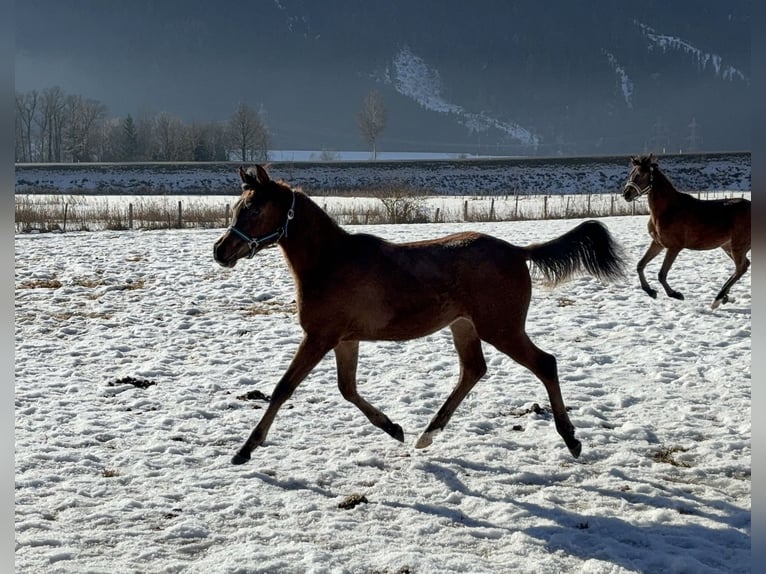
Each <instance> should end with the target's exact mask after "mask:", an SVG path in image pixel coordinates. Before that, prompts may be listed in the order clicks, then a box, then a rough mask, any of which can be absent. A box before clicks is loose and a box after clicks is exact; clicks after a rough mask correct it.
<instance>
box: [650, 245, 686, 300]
mask: <svg viewBox="0 0 766 574" xmlns="http://www.w3.org/2000/svg"><path fill="white" fill-rule="evenodd" d="M680 252H681V250H680V249H668V252H667V253H666V254H665V260H664V261H663V262H662V267H660V272H659V273H658V274H657V278H658V279H659V280H660V283H662V286H663V287H664V288H665V293H667V294H668V297H673V299H680V300H682V301H683V298H684V296H683V295H682V294H681V293H680V292H678V291H676V290H675V289H673V288H672V287H671V286H670V285H668V281H667V277H668V271H670V268H671V266H672V265H673V262H674V261H675V260H676V257H677V256H678V254H679V253H680Z"/></svg>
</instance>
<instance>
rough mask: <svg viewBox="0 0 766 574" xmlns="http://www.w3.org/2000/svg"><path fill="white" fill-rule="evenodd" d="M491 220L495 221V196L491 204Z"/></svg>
mask: <svg viewBox="0 0 766 574" xmlns="http://www.w3.org/2000/svg"><path fill="white" fill-rule="evenodd" d="M489 220H490V221H495V198H494V197H493V198H492V203H490V205H489Z"/></svg>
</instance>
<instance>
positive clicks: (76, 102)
mask: <svg viewBox="0 0 766 574" xmlns="http://www.w3.org/2000/svg"><path fill="white" fill-rule="evenodd" d="M66 113H67V120H68V122H67V128H68V129H67V131H66V144H67V145H66V149H67V152H68V154H69V155H70V156H71V159H72V161H92V160H93V159H94V157H93V152H94V148H95V145H94V144H95V138H94V136H95V134H96V132H97V131H98V130H97V123H98V122H100V121H101V120H103V119H104V116H105V114H106V108H105V107H104V105H103V104H102V103H101V102H98V101H96V100H90V99H86V98H83V97H82V96H80V95H77V96H67V98H66Z"/></svg>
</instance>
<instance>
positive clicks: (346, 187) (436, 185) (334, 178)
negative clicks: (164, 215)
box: [15, 152, 750, 196]
mask: <svg viewBox="0 0 766 574" xmlns="http://www.w3.org/2000/svg"><path fill="white" fill-rule="evenodd" d="M659 162H660V165H661V167H662V169H663V171H664V172H665V173H666V174H667V175H668V177H670V178H671V179H672V180H673V182H674V184H675V185H676V187H677V188H678V189H680V190H684V191H694V192H697V191H721V190H729V191H750V153H749V152H739V153H716V154H699V155H690V154H684V155H668V156H662V157H660V158H659ZM628 164H629V157H627V156H610V157H584V158H582V157H580V158H577V157H575V158H524V159H480V160H479V159H465V160H429V161H421V160H418V161H366V162H364V161H354V162H348V161H347V162H332V161H330V162H294V163H288V162H281V163H273V164H271V166H270V168H269V171H270V173H271V175H272V177H274V178H281V179H285V180H286V181H288V182H289V183H290V184H291V185H293V186H296V187H300V188H302V189H303V190H304V191H306V192H307V193H309V194H311V195H343V196H359V195H367V194H369V193H371V192H375V191H377V190H380V189H384V188H391V187H394V188H406V189H409V190H413V191H415V192H417V193H419V194H424V195H457V196H473V195H495V196H496V195H541V194H546V195H548V194H550V195H565V194H586V195H587V194H598V193H615V192H617V191H618V190H619V189H620V188H621V186H622V184H623V183H624V181H625V178H626V177H627V174H628V171H629V168H628ZM240 165H241V164H239V163H180V164H179V163H175V164H157V163H154V164H55V165H51V164H45V165H37V164H35V165H25V164H20V165H17V166H16V187H15V192H16V194H30V193H47V194H57V193H68V194H96V195H115V194H117V195H231V194H235V193H238V191H237V190H238V189H239V178H238V176H237V170H238V168H239V166H240Z"/></svg>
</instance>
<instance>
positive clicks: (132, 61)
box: [16, 0, 270, 120]
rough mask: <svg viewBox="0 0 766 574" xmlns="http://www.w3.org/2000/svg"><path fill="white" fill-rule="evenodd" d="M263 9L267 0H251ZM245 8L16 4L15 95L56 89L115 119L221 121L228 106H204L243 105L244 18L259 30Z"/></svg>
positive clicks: (131, 2)
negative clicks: (236, 67)
mask: <svg viewBox="0 0 766 574" xmlns="http://www.w3.org/2000/svg"><path fill="white" fill-rule="evenodd" d="M261 3H262V4H265V5H269V4H270V3H266V2H253V3H249V4H251V5H253V6H255V5H257V4H261ZM243 4H248V3H243V2H227V1H216V2H215V3H212V2H200V1H197V0H189V1H185V0H184V1H172V0H162V1H156V2H154V1H145V0H128V1H125V0H110V1H108V2H104V1H100V0H67V1H65V2H57V1H55V0H53V1H50V0H32V1H26V0H25V1H22V2H16V89H17V90H20V91H27V90H31V89H38V90H40V89H44V88H46V87H50V86H54V85H58V86H61V87H62V88H64V90H66V91H67V92H68V93H76V94H81V95H84V96H87V97H90V98H94V99H96V100H99V101H101V102H103V103H105V104H107V106H108V108H109V112H110V114H111V115H116V116H120V115H124V114H126V113H129V112H132V113H134V114H135V113H137V111H138V110H136V109H135V108H136V106H137V105H138V106H141V107H143V106H146V107H148V108H151V109H150V111H152V112H159V111H169V112H173V113H178V114H179V115H182V116H184V117H185V119H187V120H192V119H199V120H204V119H221V117H220V116H223V117H226V116H228V115H229V114H230V110H229V109H227V110H220V111H218V110H216V109H215V107H214V106H208V105H206V103H207V102H211V103H212V101H216V102H218V101H221V100H223V101H226V100H227V99H228V100H231V101H232V102H235V103H236V102H237V101H239V100H240V99H242V95H243V94H242V93H241V92H240V91H239V90H238V89H237V79H236V78H235V77H233V76H232V75H230V74H229V73H228V72H227V70H229V66H228V64H229V63H231V62H233V61H237V60H239V59H241V55H240V56H239V57H237V50H238V49H239V50H241V46H242V45H243V43H244V42H242V40H243V36H245V35H246V30H247V26H246V25H245V22H247V21H248V20H249V21H251V22H252V26H250V29H251V30H252V33H255V32H256V29H257V23H258V19H257V17H256V13H255V11H254V10H253V8H248V9H246V10H244V11H243V8H242V5H243ZM238 47H239V48H238ZM256 67H257V58H253V69H255V68H256ZM227 94H228V96H227ZM200 116H201V117H200ZM216 116H218V117H216Z"/></svg>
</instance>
